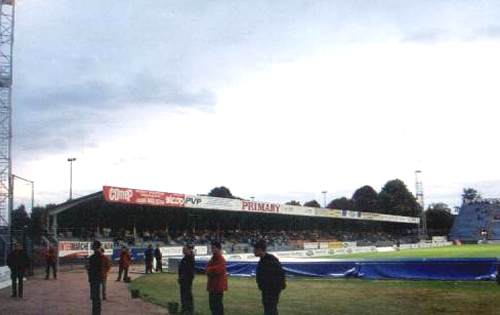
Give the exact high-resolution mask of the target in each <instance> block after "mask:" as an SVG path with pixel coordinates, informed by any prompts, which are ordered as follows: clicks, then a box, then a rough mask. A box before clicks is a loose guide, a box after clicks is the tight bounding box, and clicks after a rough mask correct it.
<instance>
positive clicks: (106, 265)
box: [101, 248, 113, 300]
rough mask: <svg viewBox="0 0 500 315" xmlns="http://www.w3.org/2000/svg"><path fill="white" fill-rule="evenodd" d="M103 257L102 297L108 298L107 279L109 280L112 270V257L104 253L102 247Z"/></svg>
mask: <svg viewBox="0 0 500 315" xmlns="http://www.w3.org/2000/svg"><path fill="white" fill-rule="evenodd" d="M101 258H102V299H103V300H106V281H107V280H108V272H109V270H111V266H112V265H113V264H112V263H111V259H109V258H108V257H106V255H104V248H101Z"/></svg>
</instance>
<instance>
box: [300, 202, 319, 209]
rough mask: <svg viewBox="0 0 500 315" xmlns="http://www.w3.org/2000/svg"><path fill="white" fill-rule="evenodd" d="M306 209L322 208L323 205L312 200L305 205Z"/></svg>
mask: <svg viewBox="0 0 500 315" xmlns="http://www.w3.org/2000/svg"><path fill="white" fill-rule="evenodd" d="M304 207H313V208H321V205H320V204H319V202H317V201H316V200H311V201H308V202H306V203H304Z"/></svg>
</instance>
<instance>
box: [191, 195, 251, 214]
mask: <svg viewBox="0 0 500 315" xmlns="http://www.w3.org/2000/svg"><path fill="white" fill-rule="evenodd" d="M184 207H186V208H198V209H207V210H226V211H242V210H241V208H242V201H241V200H240V199H229V198H217V197H210V196H185V198H184Z"/></svg>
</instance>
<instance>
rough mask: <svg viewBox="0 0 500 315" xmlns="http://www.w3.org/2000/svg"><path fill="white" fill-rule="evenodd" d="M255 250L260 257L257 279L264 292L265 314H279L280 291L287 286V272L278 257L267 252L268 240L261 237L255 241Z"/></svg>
mask: <svg viewBox="0 0 500 315" xmlns="http://www.w3.org/2000/svg"><path fill="white" fill-rule="evenodd" d="M253 252H254V254H255V256H257V257H260V260H259V264H258V265H257V274H256V281H257V286H258V287H259V290H260V291H261V293H262V305H263V306H264V315H278V301H279V298H280V293H281V291H282V290H284V289H285V288H286V282H285V272H284V271H283V268H282V267H281V263H280V261H279V260H278V258H276V257H275V256H273V255H271V254H269V253H267V245H266V241H264V240H262V239H261V240H259V241H258V242H257V243H255V245H254V250H253Z"/></svg>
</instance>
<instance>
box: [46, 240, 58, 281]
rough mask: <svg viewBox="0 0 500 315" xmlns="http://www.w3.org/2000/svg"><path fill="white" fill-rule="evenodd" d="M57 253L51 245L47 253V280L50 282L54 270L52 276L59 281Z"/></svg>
mask: <svg viewBox="0 0 500 315" xmlns="http://www.w3.org/2000/svg"><path fill="white" fill-rule="evenodd" d="M56 263H57V253H56V250H55V249H54V247H52V245H49V248H48V249H47V253H46V254H45V267H46V268H45V280H49V275H50V269H51V268H52V275H53V276H54V279H57V267H56Z"/></svg>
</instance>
